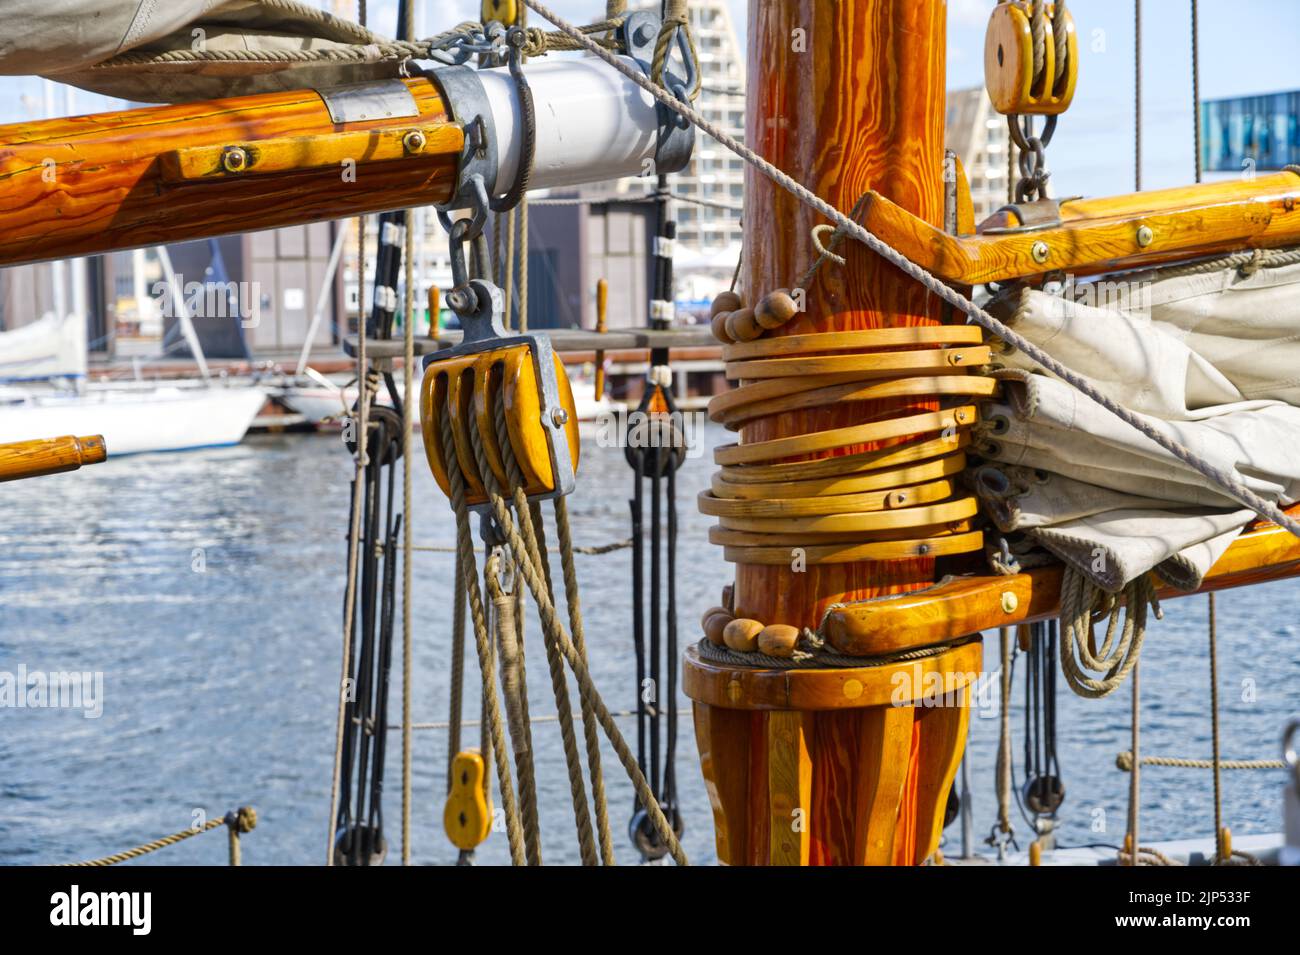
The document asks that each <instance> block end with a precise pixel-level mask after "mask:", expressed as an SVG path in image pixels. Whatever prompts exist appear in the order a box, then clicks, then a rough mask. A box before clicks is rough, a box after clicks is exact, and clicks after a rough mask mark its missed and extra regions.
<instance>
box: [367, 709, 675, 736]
mask: <svg viewBox="0 0 1300 955" xmlns="http://www.w3.org/2000/svg"><path fill="white" fill-rule="evenodd" d="M569 715H570V716H571V717H572V718H574V719H581V718H582V712H581V711H580V710H573V711H571V712H570V714H569ZM610 715H611V716H613V717H614V718H615V719H620V720H621V719H629V718H631V717H633V716H637V715H638V714H637V711H636V710H616V711H612V712H611V713H610ZM685 715H687V714H686V713H685V712H682V713H679V714H678V716H679V717H681V716H685ZM529 722H530V723H532V724H533V725H534V726H536V725H537V724H539V723H559V722H560V715H559V714H558V713H543V714H541V715H540V716H539V715H537V714H536V713H533V714H530V715H529ZM478 725H480V721H479V720H464V721H463V722H462V723H461V726H478ZM450 727H451V722H450V721H449V720H434V721H431V722H428V723H412V724H411V729H414V730H445V729H450ZM401 728H402V726H401V724H400V723H390V724H389V725H388V729H389V730H390V731H394V730H400V729H401Z"/></svg>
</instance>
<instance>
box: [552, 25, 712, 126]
mask: <svg viewBox="0 0 1300 955" xmlns="http://www.w3.org/2000/svg"><path fill="white" fill-rule="evenodd" d="M663 11H664V17H663V21H662V22H661V23H660V26H659V35H658V36H657V37H656V38H655V51H654V57H653V58H652V59H651V61H650V79H651V80H652V81H654V82H655V83H656V84H658V85H659V86H663V85H664V69H665V68H666V67H667V65H668V57H669V56H670V55H671V54H672V45H673V41H674V40H675V39H676V38H677V37H678V36H679V35H680V36H682V37H684V38H685V40H686V45H687V47H688V48H689V49H690V53H689V58H690V61H691V62H692V63H694V64H696V68H695V82H694V85H693V86H692V87H691V89H690V90H689V91H688V92H687V94H686V95H687V98H688V99H690V100H691V101H692V102H694V100H695V98H696V97H697V96H699V95H700V70H699V62H700V56H699V53H698V51H697V50H696V49H695V37H694V36H693V35H692V33H691V19H690V12H689V10H688V9H687V3H686V0H664V4H663ZM537 12H538V13H542V11H541V10H538V11H537ZM542 16H546V14H545V13H542ZM547 19H548V20H551V22H552V23H555V24H556V25H557V26H559V25H560V23H559V21H558V20H552V19H551V18H550V17H547ZM564 32H567V31H564Z"/></svg>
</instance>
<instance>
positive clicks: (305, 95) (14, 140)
mask: <svg viewBox="0 0 1300 955" xmlns="http://www.w3.org/2000/svg"><path fill="white" fill-rule="evenodd" d="M405 82H406V85H407V88H408V89H409V90H410V91H411V94H412V96H413V97H414V99H415V102H416V105H417V107H418V108H419V111H420V115H419V116H413V117H407V118H404V119H387V120H377V121H373V122H372V121H366V122H364V123H349V124H346V125H342V124H340V125H336V124H334V123H333V122H332V121H331V119H330V115H329V110H328V109H327V108H326V106H325V103H324V101H323V100H322V99H321V97H320V95H319V94H317V93H315V92H314V91H312V90H300V91H295V92H286V93H267V94H264V95H260V96H243V97H235V98H231V99H222V100H211V101H207V102H201V103H191V104H186V105H181V106H157V107H149V108H145V109H133V110H126V111H122V112H115V113H102V114H98V115H93V116H74V117H69V118H66V119H51V120H43V121H40V122H33V123H15V124H11V125H7V126H0V265H14V264H17V263H21V262H35V261H40V260H43V259H51V258H67V257H71V256H79V255H90V254H94V253H100V252H108V251H112V250H115V249H128V248H136V247H140V246H149V245H158V244H161V243H164V242H179V241H184V240H186V239H196V238H205V237H209V236H218V235H225V234H228V233H232V232H247V231H251V230H255V229H272V228H279V227H283V226H289V225H298V224H302V223H307V222H317V221H322V220H326V219H337V218H341V217H343V216H347V215H356V214H358V213H365V212H378V211H382V210H386V209H397V208H402V207H405V206H414V205H426V204H429V203H437V202H443V201H445V200H446V199H447V198H449V197H450V194H451V189H452V185H453V181H454V179H455V174H456V168H457V163H458V156H457V152H456V150H455V149H453V148H452V145H453V142H454V140H455V138H456V137H455V136H454V135H453V136H451V137H443V138H442V139H441V140H439V142H438V144H437V145H434V144H433V143H431V144H430V147H429V148H428V149H427V150H426V151H425V152H424V153H421V154H420V155H418V156H414V157H409V158H405V159H401V160H398V161H371V160H370V158H369V157H368V156H367V155H366V154H365V153H359V154H358V155H357V156H355V157H352V158H355V159H356V162H357V167H356V176H355V181H347V180H346V179H345V177H344V175H343V169H342V168H341V166H333V167H328V166H327V167H322V168H316V169H308V170H305V171H299V170H292V169H290V170H286V171H283V172H273V173H266V174H263V175H243V176H227V177H218V178H213V179H207V178H203V179H198V180H186V179H183V178H172V176H174V175H175V173H176V171H177V167H176V166H175V165H171V166H170V168H171V173H170V174H169V172H168V168H169V163H165V162H164V161H163V157H164V156H168V155H171V154H175V153H176V152H177V150H195V149H205V148H207V149H211V148H220V147H224V146H227V145H232V144H233V145H241V144H243V145H246V144H249V143H256V142H258V141H261V140H279V141H283V140H293V139H299V138H303V137H308V138H312V137H321V136H329V135H331V134H335V133H345V132H346V133H354V132H359V133H365V134H367V135H366V137H365V138H366V139H367V140H368V139H369V135H368V134H369V133H371V132H372V131H374V130H378V129H385V128H401V129H409V128H412V127H414V126H421V127H428V126H435V127H436V126H440V125H446V124H449V123H450V122H451V120H450V118H449V116H448V114H447V110H446V108H445V107H444V104H443V102H442V99H441V97H440V96H439V94H438V91H437V89H436V88H435V87H434V85H433V84H432V83H431V82H430V81H428V80H426V79H411V80H406V81H405ZM435 150H443V151H435Z"/></svg>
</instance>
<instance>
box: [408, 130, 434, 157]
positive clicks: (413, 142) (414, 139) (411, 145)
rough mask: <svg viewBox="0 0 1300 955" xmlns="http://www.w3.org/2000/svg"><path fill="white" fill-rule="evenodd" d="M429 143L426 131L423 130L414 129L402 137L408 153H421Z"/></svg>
mask: <svg viewBox="0 0 1300 955" xmlns="http://www.w3.org/2000/svg"><path fill="white" fill-rule="evenodd" d="M427 144H428V140H427V139H426V138H425V135H424V133H423V132H422V131H421V130H418V129H413V130H411V131H410V132H409V133H407V134H406V135H405V136H403V137H402V146H403V147H404V148H405V149H406V151H407V152H408V153H419V152H423V151H424V147H425V146H426V145H427Z"/></svg>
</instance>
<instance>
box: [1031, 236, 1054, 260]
mask: <svg viewBox="0 0 1300 955" xmlns="http://www.w3.org/2000/svg"><path fill="white" fill-rule="evenodd" d="M1048 251H1049V250H1048V248H1047V243H1046V242H1044V241H1042V240H1041V239H1040V240H1039V241H1037V242H1035V243H1034V247H1033V248H1032V249H1030V250H1029V254H1030V255H1032V256H1033V257H1034V261H1035V262H1037V263H1038V264H1039V265H1042V264H1043V263H1044V262H1046V261H1047V253H1048Z"/></svg>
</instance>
